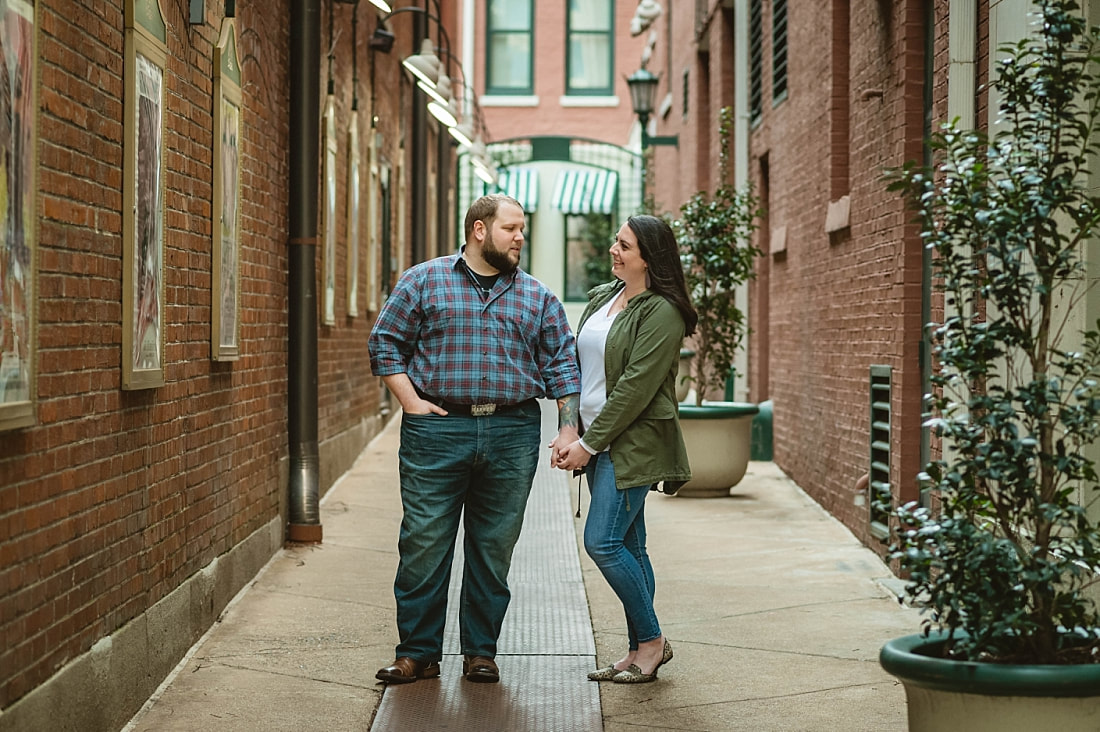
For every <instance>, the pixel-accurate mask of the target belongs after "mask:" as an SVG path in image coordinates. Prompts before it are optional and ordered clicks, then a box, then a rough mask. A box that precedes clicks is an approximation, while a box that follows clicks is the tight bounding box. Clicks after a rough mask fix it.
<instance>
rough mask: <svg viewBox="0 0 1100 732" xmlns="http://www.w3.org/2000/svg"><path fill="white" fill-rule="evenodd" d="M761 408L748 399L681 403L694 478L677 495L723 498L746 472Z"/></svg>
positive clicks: (681, 416) (681, 419) (682, 426)
mask: <svg viewBox="0 0 1100 732" xmlns="http://www.w3.org/2000/svg"><path fill="white" fill-rule="evenodd" d="M759 411H760V408H759V407H758V406H757V405H755V404H749V403H746V402H705V403H704V404H703V406H701V407H697V406H695V405H694V404H683V403H681V404H680V428H681V429H682V430H683V433H684V443H685V444H686V445H687V454H688V462H689V463H690V464H691V475H692V477H691V480H689V481H688V482H687V483H685V484H684V486H683V487H682V488H680V490H679V492H677V493H676V495H677V496H685V497H688V498H719V497H722V496H728V495H729V494H730V488H732V487H733V486H735V485H737V484H738V483H739V482H740V481H741V478H743V477H744V476H745V470H746V469H747V468H748V466H749V454H750V452H751V444H752V418H753V417H755V416H756V414H757V412H759Z"/></svg>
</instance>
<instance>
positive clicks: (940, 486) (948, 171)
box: [884, 0, 1100, 664]
mask: <svg viewBox="0 0 1100 732" xmlns="http://www.w3.org/2000/svg"><path fill="white" fill-rule="evenodd" d="M1037 15H1038V16H1039V22H1038V24H1037V28H1038V30H1037V33H1036V34H1035V35H1034V36H1031V37H1029V38H1026V39H1024V40H1023V41H1021V42H1020V43H1018V44H1017V45H1015V46H1012V47H1008V48H1005V49H1003V52H1004V54H1005V55H1004V58H1003V60H1001V61H1000V62H999V64H998V73H997V78H996V81H995V82H994V84H993V87H994V89H995V91H996V92H997V94H998V96H999V99H1000V113H1001V124H1000V125H999V127H998V129H997V131H996V132H995V133H994V134H993V135H992V136H991V137H990V136H986V135H984V134H983V133H981V132H962V131H959V130H957V129H955V128H954V127H953V126H951V125H948V126H946V127H945V128H944V129H943V131H942V132H941V133H940V134H939V135H938V136H937V137H936V138H935V140H934V148H935V150H936V155H937V160H938V170H936V171H933V170H929V169H922V168H919V167H917V166H914V165H912V164H910V165H909V166H907V167H906V168H905V169H904V170H903V171H901V172H900V173H899V175H898V180H896V181H895V182H894V184H893V185H892V188H894V189H897V190H903V191H905V192H906V193H907V194H908V195H909V196H910V198H911V199H912V200H913V201H914V202H915V203H916V205H917V208H918V210H919V213H920V217H921V219H922V222H923V225H924V237H925V240H926V243H927V245H928V246H930V247H932V249H933V250H934V252H935V257H934V267H935V271H936V274H937V278H938V280H939V285H940V286H941V287H942V290H943V292H944V293H945V296H944V301H945V305H946V311H947V312H946V314H945V317H944V319H943V322H942V323H941V324H938V325H936V326H935V327H934V330H933V331H932V336H933V344H934V348H935V353H936V356H937V359H938V369H937V371H936V373H935V375H934V376H933V379H932V381H933V384H934V388H935V393H934V395H933V398H932V418H931V420H930V422H929V424H930V426H931V428H932V429H933V431H934V433H935V434H936V435H939V436H940V437H942V440H943V445H944V450H943V452H944V456H943V457H942V458H941V459H939V460H935V461H933V462H932V463H930V464H929V465H928V466H927V469H926V472H925V473H924V474H923V475H922V476H921V477H922V479H923V480H924V481H926V485H927V486H928V487H931V488H932V489H934V490H935V491H936V492H937V493H938V496H939V500H940V503H941V506H940V508H939V510H938V511H933V510H930V509H929V508H925V507H919V506H917V505H915V504H909V505H906V506H903V507H901V508H900V509H898V511H897V516H898V519H899V523H900V526H899V531H898V539H899V541H898V543H897V545H896V546H895V547H894V549H893V552H892V557H893V558H894V559H897V560H898V561H899V563H900V566H901V568H902V569H904V570H906V571H907V572H908V573H909V580H910V584H909V585H908V587H907V593H908V595H909V596H910V597H911V598H912V599H913V600H914V602H915V603H916V604H918V605H919V606H921V607H922V608H924V609H925V610H926V611H927V612H928V617H927V618H926V619H925V620H924V622H923V624H922V625H923V629H924V632H925V634H928V633H929V632H930V631H933V630H936V631H941V633H942V634H946V638H947V641H946V643H945V644H944V646H943V649H942V652H941V655H944V656H946V657H949V658H954V659H959V660H967V661H990V662H1000V663H1004V664H1075V663H1095V662H1097V661H1100V615H1098V613H1097V608H1096V606H1095V604H1094V603H1093V601H1092V600H1091V599H1090V598H1089V596H1088V595H1089V593H1088V592H1087V588H1088V587H1089V586H1090V585H1093V584H1094V583H1096V581H1097V571H1098V569H1100V524H1098V517H1097V515H1096V514H1093V515H1091V516H1090V515H1089V512H1088V509H1087V504H1088V503H1091V502H1092V501H1093V500H1094V497H1095V491H1096V488H1097V485H1096V484H1097V473H1096V468H1095V465H1094V462H1093V460H1092V459H1090V458H1089V457H1088V456H1087V454H1086V449H1087V447H1088V446H1089V445H1090V444H1092V443H1093V442H1095V441H1096V440H1097V438H1098V437H1100V334H1098V332H1097V331H1095V330H1092V331H1088V332H1086V333H1084V334H1083V336H1079V337H1078V338H1077V340H1076V342H1071V341H1070V340H1067V339H1069V338H1071V337H1072V336H1074V331H1075V327H1074V325H1073V322H1072V318H1073V317H1074V315H1075V309H1076V308H1077V306H1079V305H1081V304H1082V303H1083V300H1084V292H1085V289H1086V288H1087V287H1088V281H1087V277H1086V272H1085V261H1084V259H1083V253H1084V248H1085V244H1086V242H1088V241H1089V240H1090V239H1091V238H1092V237H1093V236H1094V234H1095V233H1096V228H1097V222H1098V220H1100V198H1098V197H1096V196H1094V195H1093V194H1092V193H1091V192H1090V190H1089V189H1088V187H1087V181H1086V175H1087V172H1088V164H1089V162H1090V161H1092V160H1094V159H1095V158H1094V156H1093V153H1094V152H1095V143H1094V142H1093V141H1092V139H1091V135H1092V132H1093V130H1094V129H1095V126H1096V122H1097V120H1098V113H1097V102H1098V86H1097V79H1096V78H1095V76H1094V71H1095V68H1096V67H1095V63H1096V62H1097V61H1098V59H1097V57H1096V51H1097V49H1098V48H1100V45H1098V40H1100V39H1098V36H1097V32H1096V30H1095V29H1093V30H1089V29H1088V28H1087V26H1086V24H1085V22H1084V21H1083V20H1082V19H1081V17H1080V12H1079V10H1078V7H1077V3H1076V2H1074V1H1073V0H1039V2H1038V3H1037ZM1093 246H1095V245H1093ZM1094 256H1095V255H1094ZM959 631H962V632H961V633H960V632H959ZM888 647H889V645H888ZM885 653H886V651H885V650H884V658H885ZM884 664H885V661H884Z"/></svg>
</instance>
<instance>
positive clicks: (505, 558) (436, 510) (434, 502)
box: [393, 402, 541, 661]
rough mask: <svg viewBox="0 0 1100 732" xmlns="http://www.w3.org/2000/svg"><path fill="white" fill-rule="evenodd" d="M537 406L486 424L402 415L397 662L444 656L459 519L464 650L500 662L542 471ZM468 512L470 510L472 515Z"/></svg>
mask: <svg viewBox="0 0 1100 732" xmlns="http://www.w3.org/2000/svg"><path fill="white" fill-rule="evenodd" d="M540 443H541V415H540V411H539V407H538V404H537V403H534V402H532V405H531V406H530V407H523V408H520V409H516V410H511V411H508V412H505V413H503V414H494V415H490V416H486V417H464V416H447V417H441V416H439V415H436V414H424V415H416V414H405V415H402V418H401V448H400V450H399V451H398V457H399V459H400V468H401V471H400V472H401V505H402V508H403V510H404V515H403V518H402V520H401V533H400V537H399V539H398V545H397V547H398V552H399V553H400V561H399V563H398V567H397V578H396V579H395V580H394V585H393V591H394V597H395V598H396V599H397V631H398V635H399V637H400V643H399V644H398V646H397V655H398V656H399V657H400V656H408V657H410V658H413V659H416V660H418V661H438V660H440V659H441V658H442V656H443V628H444V625H445V623H446V618H447V588H448V585H449V583H450V579H451V562H452V560H453V559H454V552H455V540H456V537H457V536H458V522H459V517H460V516H462V517H463V518H462V521H463V524H462V525H463V528H464V530H465V539H464V541H463V552H464V554H465V565H464V567H463V573H462V594H461V601H460V605H459V628H460V640H461V646H462V653H464V654H466V655H471V656H488V657H489V658H493V657H495V656H496V647H497V638H498V637H499V636H500V627H501V625H502V624H503V622H504V613H505V612H506V611H507V610H508V602H509V600H510V599H511V592H510V591H509V590H508V569H509V567H510V566H511V563H512V549H513V547H515V544H516V540H517V539H519V533H520V529H521V528H522V527H523V512H524V509H525V508H526V506H527V497H528V496H529V495H530V493H531V481H532V480H533V479H534V477H535V468H536V467H537V466H538V460H539V448H540ZM463 509H465V511H464V510H463Z"/></svg>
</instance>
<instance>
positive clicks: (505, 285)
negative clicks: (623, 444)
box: [369, 194, 580, 684]
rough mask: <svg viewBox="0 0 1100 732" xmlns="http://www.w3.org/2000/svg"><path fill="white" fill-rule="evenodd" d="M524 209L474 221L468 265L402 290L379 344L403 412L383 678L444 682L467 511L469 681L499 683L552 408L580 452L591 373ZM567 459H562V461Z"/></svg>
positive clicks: (509, 204)
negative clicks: (525, 252) (581, 409)
mask: <svg viewBox="0 0 1100 732" xmlns="http://www.w3.org/2000/svg"><path fill="white" fill-rule="evenodd" d="M523 227H524V216H523V207H522V206H521V205H520V204H519V202H518V201H516V200H515V199H514V198H511V197H509V196H504V195H500V194H493V195H488V196H482V197H481V198H479V199H478V200H476V201H474V203H473V204H472V205H471V206H470V209H469V211H467V213H466V223H465V234H466V245H465V246H464V247H463V248H462V251H461V252H460V253H458V254H452V255H449V256H445V257H439V258H437V259H433V260H431V261H428V262H424V263H421V264H418V265H416V266H414V267H412V268H411V269H409V270H408V271H407V272H405V273H404V274H403V275H402V276H401V279H400V280H399V281H398V283H397V286H396V287H395V288H394V290H393V292H392V293H391V294H390V297H389V298H388V299H387V300H386V304H385V305H384V306H383V308H382V312H381V313H379V315H378V320H377V321H376V322H375V324H374V328H373V330H372V331H371V334H370V341H369V346H370V362H371V369H372V370H373V372H374V373H375V374H377V375H379V376H381V377H382V380H383V382H385V384H386V386H387V387H388V388H389V390H390V392H392V393H393V395H394V396H395V397H396V398H397V399H398V401H400V402H401V408H402V411H403V415H402V419H401V447H400V450H399V453H398V457H399V460H400V475H401V504H402V507H403V510H404V515H403V519H402V521H401V533H400V538H399V540H398V552H399V554H400V561H399V563H398V568H397V578H396V579H395V580H394V596H395V597H396V599H397V630H398V634H399V636H400V642H399V643H398V645H397V649H396V655H397V659H396V660H395V661H394V662H393V664H392V665H390V666H387V667H386V668H383V669H381V670H379V672H378V673H377V674H376V677H377V678H379V679H381V680H382V681H385V682H388V683H395V684H400V683H409V682H412V681H416V680H417V679H423V678H434V677H436V676H438V675H439V661H440V659H441V658H442V655H443V627H444V622H445V619H446V614H447V613H446V609H447V586H448V583H449V581H450V574H451V560H452V558H453V557H454V546H455V540H456V537H457V535H458V523H459V517H460V516H461V515H463V509H465V514H464V519H463V528H464V530H465V539H464V543H463V552H464V555H465V568H464V570H463V576H462V596H461V597H462V599H461V606H460V608H459V626H460V638H461V645H462V653H463V657H464V659H463V664H462V673H463V675H464V676H465V678H466V679H468V680H469V681H485V682H495V681H499V680H500V672H499V670H498V668H497V664H496V661H495V660H494V659H495V656H496V645H497V638H498V637H499V635H500V628H501V625H502V623H503V622H504V614H505V612H506V611H507V609H508V602H509V599H510V597H511V594H510V592H509V590H508V581H507V580H508V568H509V566H510V564H511V561H512V549H513V547H514V546H515V543H516V540H517V539H518V538H519V533H520V529H521V527H522V525H523V511H524V508H525V507H526V505H527V497H528V495H529V494H530V492H531V482H532V480H533V479H534V475H535V467H536V466H537V464H538V459H539V449H540V448H539V445H540V442H541V436H540V431H541V430H540V427H541V416H540V409H539V405H538V402H537V401H536V399H537V398H539V397H548V398H551V399H556V400H557V402H558V426H559V437H558V439H557V440H556V441H555V444H560V445H568V444H570V443H571V442H572V441H574V440H576V439H577V426H578V418H577V410H578V406H579V395H580V373H579V371H578V368H577V364H576V360H575V344H574V340H573V333H572V331H571V330H570V328H569V324H568V322H567V321H566V317H565V309H564V308H563V307H562V305H561V302H560V301H559V300H558V299H557V298H556V297H555V296H554V294H553V293H552V292H550V291H549V290H548V289H547V288H546V286H545V285H543V284H542V283H541V282H539V281H538V280H536V279H535V278H533V277H531V276H530V275H529V274H527V273H526V272H524V271H522V270H520V269H519V268H518V265H519V255H520V250H521V249H522V248H523ZM554 457H556V456H554Z"/></svg>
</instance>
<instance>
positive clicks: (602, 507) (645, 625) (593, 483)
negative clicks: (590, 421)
mask: <svg viewBox="0 0 1100 732" xmlns="http://www.w3.org/2000/svg"><path fill="white" fill-rule="evenodd" d="M584 472H585V476H586V477H587V478H588V490H589V492H590V493H591V495H592V504H591V505H590V506H589V508H588V519H587V520H586V521H585V524H584V550H585V551H586V552H588V556H590V557H592V561H594V562H595V563H596V566H597V567H598V568H599V570H600V572H601V573H602V574H603V577H604V579H605V580H607V584H609V585H611V589H612V590H613V591H614V592H615V595H616V596H618V598H619V601H620V602H621V603H622V604H623V609H624V610H625V611H626V628H627V634H628V639H629V642H630V650H632V651H635V650H637V649H638V643H639V642H641V643H645V642H646V641H651V640H654V639H656V638H660V637H661V626H660V624H659V623H658V622H657V613H655V612H654V611H653V591H654V583H653V565H652V564H650V562H649V554H647V553H646V549H645V498H646V496H647V495H648V494H649V486H648V485H643V486H638V487H636V488H627V489H625V490H619V489H618V488H616V487H615V466H614V464H612V462H611V456H610V454H609V453H606V452H601V453H599V454H597V455H593V456H592V459H591V460H589V461H588V465H587V466H585V469H584Z"/></svg>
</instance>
